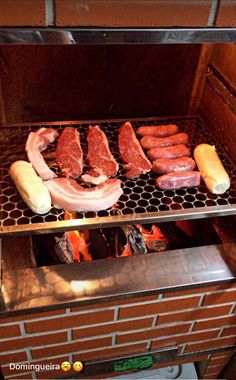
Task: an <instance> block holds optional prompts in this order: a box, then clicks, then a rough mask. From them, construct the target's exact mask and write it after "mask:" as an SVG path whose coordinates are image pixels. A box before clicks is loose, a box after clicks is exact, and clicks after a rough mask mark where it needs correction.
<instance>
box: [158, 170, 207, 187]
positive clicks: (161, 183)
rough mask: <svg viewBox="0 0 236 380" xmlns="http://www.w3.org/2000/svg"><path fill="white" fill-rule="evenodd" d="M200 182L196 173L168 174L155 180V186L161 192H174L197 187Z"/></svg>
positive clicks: (199, 177)
mask: <svg viewBox="0 0 236 380" xmlns="http://www.w3.org/2000/svg"><path fill="white" fill-rule="evenodd" d="M200 181H201V176H200V173H199V172H197V171H184V172H178V173H169V174H165V175H162V176H161V177H158V178H157V179H156V184H157V186H158V187H160V189H162V190H174V189H178V188H180V187H192V186H199V185H200Z"/></svg>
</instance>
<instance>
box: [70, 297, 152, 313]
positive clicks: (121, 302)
mask: <svg viewBox="0 0 236 380" xmlns="http://www.w3.org/2000/svg"><path fill="white" fill-rule="evenodd" d="M158 296H159V294H156V295H152V296H146V297H135V298H126V299H121V300H115V301H109V302H102V303H97V304H91V305H84V306H83V305H82V306H76V307H73V308H71V311H82V310H83V311H84V310H91V309H98V308H105V307H112V306H119V305H127V304H129V303H135V302H146V301H147V302H148V301H154V300H157V299H158Z"/></svg>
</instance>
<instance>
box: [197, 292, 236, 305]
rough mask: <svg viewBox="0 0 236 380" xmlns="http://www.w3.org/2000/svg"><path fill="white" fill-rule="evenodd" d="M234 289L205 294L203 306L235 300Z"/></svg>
mask: <svg viewBox="0 0 236 380" xmlns="http://www.w3.org/2000/svg"><path fill="white" fill-rule="evenodd" d="M235 301H236V290H234V291H229V292H222V293H221V292H220V293H215V294H207V295H206V296H205V298H204V302H203V306H208V305H216V304H221V303H228V302H235Z"/></svg>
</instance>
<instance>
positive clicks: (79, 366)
mask: <svg viewBox="0 0 236 380" xmlns="http://www.w3.org/2000/svg"><path fill="white" fill-rule="evenodd" d="M83 368H84V365H83V363H82V362H79V361H78V362H74V364H73V369H74V370H75V371H77V372H81V371H82V369H83Z"/></svg>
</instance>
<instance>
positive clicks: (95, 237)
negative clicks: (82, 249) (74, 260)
mask: <svg viewBox="0 0 236 380" xmlns="http://www.w3.org/2000/svg"><path fill="white" fill-rule="evenodd" d="M89 251H90V253H91V255H92V258H93V259H94V260H99V259H106V258H107V257H108V256H111V253H110V247H109V244H108V242H107V239H106V236H105V235H104V233H103V230H101V229H97V230H91V231H90V245H89Z"/></svg>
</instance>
